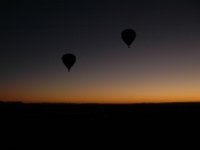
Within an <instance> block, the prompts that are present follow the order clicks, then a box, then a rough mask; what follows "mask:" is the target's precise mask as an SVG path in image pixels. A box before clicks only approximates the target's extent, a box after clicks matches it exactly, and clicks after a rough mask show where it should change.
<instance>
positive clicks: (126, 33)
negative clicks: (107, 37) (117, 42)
mask: <svg viewBox="0 0 200 150" xmlns="http://www.w3.org/2000/svg"><path fill="white" fill-rule="evenodd" d="M121 38H122V40H123V41H124V42H125V43H126V44H127V45H128V48H130V45H131V44H132V42H133V41H134V40H135V38H136V32H135V31H134V30H133V29H125V30H123V31H122V33H121Z"/></svg>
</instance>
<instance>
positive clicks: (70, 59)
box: [62, 54, 76, 71]
mask: <svg viewBox="0 0 200 150" xmlns="http://www.w3.org/2000/svg"><path fill="white" fill-rule="evenodd" d="M62 61H63V63H64V65H65V66H66V67H67V69H68V71H70V69H71V67H72V66H73V65H74V63H75V62H76V56H75V55H74V54H65V55H63V57H62Z"/></svg>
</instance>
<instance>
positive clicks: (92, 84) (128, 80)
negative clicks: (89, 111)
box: [0, 0, 200, 103]
mask: <svg viewBox="0 0 200 150" xmlns="http://www.w3.org/2000/svg"><path fill="white" fill-rule="evenodd" d="M0 19H1V22H0V100H5V101H23V102H66V103H76V102H78V103H90V102H91V103H143V102H145V103H146V102H147V103H149V102H183V101H200V2H198V1H195V0H162V1H161V0H55V1H53V0H38V1H36V0H10V1H6V0H3V1H0ZM126 28H132V29H134V30H135V31H136V33H137V37H136V39H135V41H134V43H133V44H132V46H131V48H127V46H126V45H125V43H124V42H123V41H122V39H121V31H122V30H124V29H126ZM65 53H74V54H75V55H76V57H77V62H76V64H75V65H74V66H73V68H72V69H71V71H70V72H68V71H67V69H66V67H65V66H64V65H63V63H62V61H61V57H62V56H63V54H65Z"/></svg>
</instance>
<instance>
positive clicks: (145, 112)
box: [0, 102, 200, 121]
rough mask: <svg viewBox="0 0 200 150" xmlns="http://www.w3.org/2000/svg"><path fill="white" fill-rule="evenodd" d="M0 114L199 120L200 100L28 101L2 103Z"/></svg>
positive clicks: (50, 117) (62, 117)
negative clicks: (139, 102)
mask: <svg viewBox="0 0 200 150" xmlns="http://www.w3.org/2000/svg"><path fill="white" fill-rule="evenodd" d="M0 117H1V118H4V119H6V118H10V119H18V118H19V119H20V118H22V119H59V118H60V119H65V120H70V119H71V120H83V119H90V120H97V121H98V120H127V121H134V120H175V121H176V120H198V119H200V103H164V104H132V105H126V104H125V105H111V104H107V105H106V104H102V105H100V104H44V103H42V104H39V103H38V104H25V103H5V102H0Z"/></svg>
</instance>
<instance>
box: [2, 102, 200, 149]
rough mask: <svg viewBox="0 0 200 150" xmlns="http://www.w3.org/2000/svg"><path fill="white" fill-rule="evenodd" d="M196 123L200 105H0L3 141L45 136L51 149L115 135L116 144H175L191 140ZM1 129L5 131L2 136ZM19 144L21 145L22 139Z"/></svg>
mask: <svg viewBox="0 0 200 150" xmlns="http://www.w3.org/2000/svg"><path fill="white" fill-rule="evenodd" d="M199 121H200V103H168V104H134V105H97V104H82V105H81V104H24V103H3V102H1V103H0V133H1V136H2V137H3V139H6V141H11V139H12V141H16V139H19V140H20V141H29V143H31V144H29V145H31V146H33V145H36V143H37V142H36V141H41V143H44V140H45V139H48V142H47V145H48V146H49V147H51V146H50V145H51V144H53V143H55V141H56V140H58V141H63V144H64V145H65V146H66V147H68V144H69V143H70V142H69V139H70V141H76V143H77V144H76V145H73V147H74V146H80V145H79V144H78V143H79V142H80V141H87V142H88V141H96V142H97V143H98V144H97V145H98V146H100V145H103V146H105V145H107V144H105V141H107V142H108V143H110V141H111V140H113V139H115V140H114V141H115V142H114V145H117V144H120V142H121V141H122V140H125V141H128V140H129V141H130V145H131V146H133V147H135V144H136V143H137V142H136V141H135V140H133V139H137V141H142V142H143V144H142V145H140V144H139V145H140V147H141V146H148V147H149V145H148V144H145V143H146V142H148V141H152V142H151V143H152V144H153V145H154V144H155V145H157V143H158V142H156V141H158V140H160V141H163V142H165V144H164V146H167V145H169V143H170V142H171V141H175V143H176V142H177V140H178V139H180V138H184V139H185V138H187V139H190V138H192V137H196V136H199V134H198V132H197V131H198V130H199V129H200V123H199ZM3 132H5V133H4V134H2V133H3ZM186 134H189V135H190V136H186ZM193 134H196V135H195V136H193ZM21 137H22V139H21ZM163 138H167V140H163ZM30 139H31V140H30ZM49 139H50V140H49ZM97 139H98V140H97ZM172 139H173V140H172ZM116 140H118V142H116ZM50 141H51V142H50ZM77 141H79V142H77ZM144 141H145V142H144ZM87 142H84V143H87ZM9 143H11V142H9ZM66 143H67V144H66ZM90 143H91V142H89V145H90ZM99 143H100V144H99ZM18 144H20V145H21V144H22V145H23V142H18ZM181 144H182V145H183V144H184V142H181ZM59 145H60V144H59ZM8 146H12V144H9V145H7V147H8ZM14 146H15V145H14ZM57 146H58V145H57V144H56V147H57Z"/></svg>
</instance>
